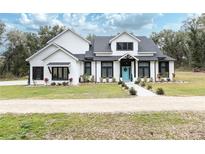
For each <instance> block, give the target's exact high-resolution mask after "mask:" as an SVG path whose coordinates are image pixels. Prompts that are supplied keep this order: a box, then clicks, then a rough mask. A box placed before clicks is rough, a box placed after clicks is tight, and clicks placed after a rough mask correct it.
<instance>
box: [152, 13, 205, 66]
mask: <svg viewBox="0 0 205 154" xmlns="http://www.w3.org/2000/svg"><path fill="white" fill-rule="evenodd" d="M151 38H152V39H153V40H154V42H155V43H156V44H157V45H158V46H159V47H160V49H161V50H162V51H163V52H164V53H165V54H167V55H169V56H171V57H173V58H175V59H176V62H175V66H176V67H185V68H205V15H204V14H202V15H201V16H199V17H192V18H188V19H187V20H186V21H184V23H183V25H182V26H181V28H180V30H179V31H173V30H170V29H164V30H162V31H160V32H159V33H152V35H151Z"/></svg>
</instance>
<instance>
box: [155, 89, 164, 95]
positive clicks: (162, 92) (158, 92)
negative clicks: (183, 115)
mask: <svg viewBox="0 0 205 154" xmlns="http://www.w3.org/2000/svg"><path fill="white" fill-rule="evenodd" d="M156 93H157V94H158V95H164V90H163V89H162V88H157V90H156Z"/></svg>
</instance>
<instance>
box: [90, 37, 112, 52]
mask: <svg viewBox="0 0 205 154" xmlns="http://www.w3.org/2000/svg"><path fill="white" fill-rule="evenodd" d="M112 38H113V36H95V37H94V40H93V41H92V43H93V44H92V45H93V51H94V52H111V48H110V45H109V41H110V39H112Z"/></svg>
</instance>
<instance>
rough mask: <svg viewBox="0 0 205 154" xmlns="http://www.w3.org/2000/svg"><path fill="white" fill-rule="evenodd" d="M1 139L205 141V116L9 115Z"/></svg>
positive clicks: (1, 118)
mask: <svg viewBox="0 0 205 154" xmlns="http://www.w3.org/2000/svg"><path fill="white" fill-rule="evenodd" d="M0 139H205V114H204V113H191V112H188V113H187V112H184V113H178V112H153V113H133V114H26V115H25V114H24V115H14V114H13V115H12V114H5V115H0Z"/></svg>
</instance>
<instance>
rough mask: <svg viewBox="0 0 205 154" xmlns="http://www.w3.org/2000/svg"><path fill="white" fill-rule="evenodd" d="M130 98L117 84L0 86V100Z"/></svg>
mask: <svg viewBox="0 0 205 154" xmlns="http://www.w3.org/2000/svg"><path fill="white" fill-rule="evenodd" d="M122 97H130V96H129V94H128V92H126V91H125V90H123V89H122V88H121V87H120V86H118V85H117V84H84V85H80V86H66V87H64V86H55V87H54V86H41V87H39V86H37V87H34V86H32V87H27V86H2V87H1V86H0V99H17V98H18V99H27V98H29V99H77V98H79V99H81V98H122Z"/></svg>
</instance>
